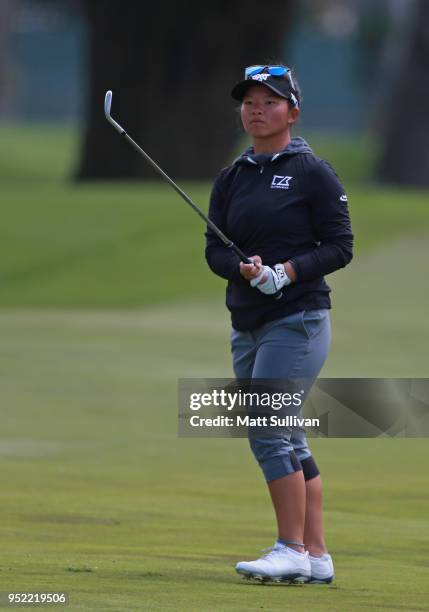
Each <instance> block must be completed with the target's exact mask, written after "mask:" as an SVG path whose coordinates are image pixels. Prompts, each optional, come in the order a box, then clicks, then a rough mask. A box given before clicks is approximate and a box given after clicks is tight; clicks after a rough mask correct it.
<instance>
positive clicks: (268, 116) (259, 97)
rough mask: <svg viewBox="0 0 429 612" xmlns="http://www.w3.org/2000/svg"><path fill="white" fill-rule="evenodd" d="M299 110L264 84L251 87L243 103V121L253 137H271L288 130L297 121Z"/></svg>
mask: <svg viewBox="0 0 429 612" xmlns="http://www.w3.org/2000/svg"><path fill="white" fill-rule="evenodd" d="M298 112H299V111H298V110H297V109H295V108H290V107H289V104H288V101H287V100H286V99H285V98H282V97H281V96H278V95H277V94H275V93H274V92H273V91H271V89H269V88H268V87H265V86H264V85H260V84H255V85H252V86H251V87H249V89H248V90H247V92H246V95H245V96H244V98H243V101H242V103H241V121H242V122H243V127H244V129H245V130H246V132H247V133H248V134H249V135H250V136H251V137H253V138H270V137H272V136H277V135H280V134H281V133H284V132H287V131H288V130H289V127H290V125H291V124H292V123H295V121H296V119H297V116H298Z"/></svg>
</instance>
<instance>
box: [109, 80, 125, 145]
mask: <svg viewBox="0 0 429 612" xmlns="http://www.w3.org/2000/svg"><path fill="white" fill-rule="evenodd" d="M112 96H113V94H112V92H111V90H110V89H109V91H106V95H105V96H104V115H105V117H106V119H107V121H108V122H109V123H111V124H112V125H113V127H114V128H115V130H118V132H119V133H120V134H125V130H124V129H123V128H122V127H121V126H120V125H119V123H117V122H116V121H115V120H114V119H113V118H112V115H111V114H110V109H111V108H112Z"/></svg>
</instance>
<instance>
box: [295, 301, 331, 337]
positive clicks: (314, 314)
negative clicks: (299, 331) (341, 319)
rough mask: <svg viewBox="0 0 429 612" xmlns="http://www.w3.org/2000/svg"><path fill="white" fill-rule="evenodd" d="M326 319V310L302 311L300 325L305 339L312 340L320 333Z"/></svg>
mask: <svg viewBox="0 0 429 612" xmlns="http://www.w3.org/2000/svg"><path fill="white" fill-rule="evenodd" d="M327 317H328V311H327V310H326V308H322V309H319V310H303V311H302V313H301V323H302V328H303V330H304V332H305V334H306V336H307V338H314V336H316V335H317V334H318V333H319V332H320V330H321V329H322V327H323V325H324V323H325V321H326V318H327Z"/></svg>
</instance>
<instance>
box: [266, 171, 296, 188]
mask: <svg viewBox="0 0 429 612" xmlns="http://www.w3.org/2000/svg"><path fill="white" fill-rule="evenodd" d="M292 178H293V177H292V176H280V175H278V174H275V175H274V176H273V180H272V182H271V189H289V183H290V180H291V179H292Z"/></svg>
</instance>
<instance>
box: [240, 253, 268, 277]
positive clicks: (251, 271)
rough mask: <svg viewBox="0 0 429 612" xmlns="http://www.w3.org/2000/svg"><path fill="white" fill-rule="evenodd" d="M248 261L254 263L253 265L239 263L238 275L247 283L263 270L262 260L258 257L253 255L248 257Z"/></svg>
mask: <svg viewBox="0 0 429 612" xmlns="http://www.w3.org/2000/svg"><path fill="white" fill-rule="evenodd" d="M249 259H251V260H252V261H253V262H254V265H253V264H245V263H243V262H240V274H241V276H242V277H243V278H245V279H246V280H248V281H250V280H252V278H256V277H257V276H258V274H260V272H261V270H262V268H263V265H262V259H261V258H260V257H259V255H253V256H252V257H249Z"/></svg>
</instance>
